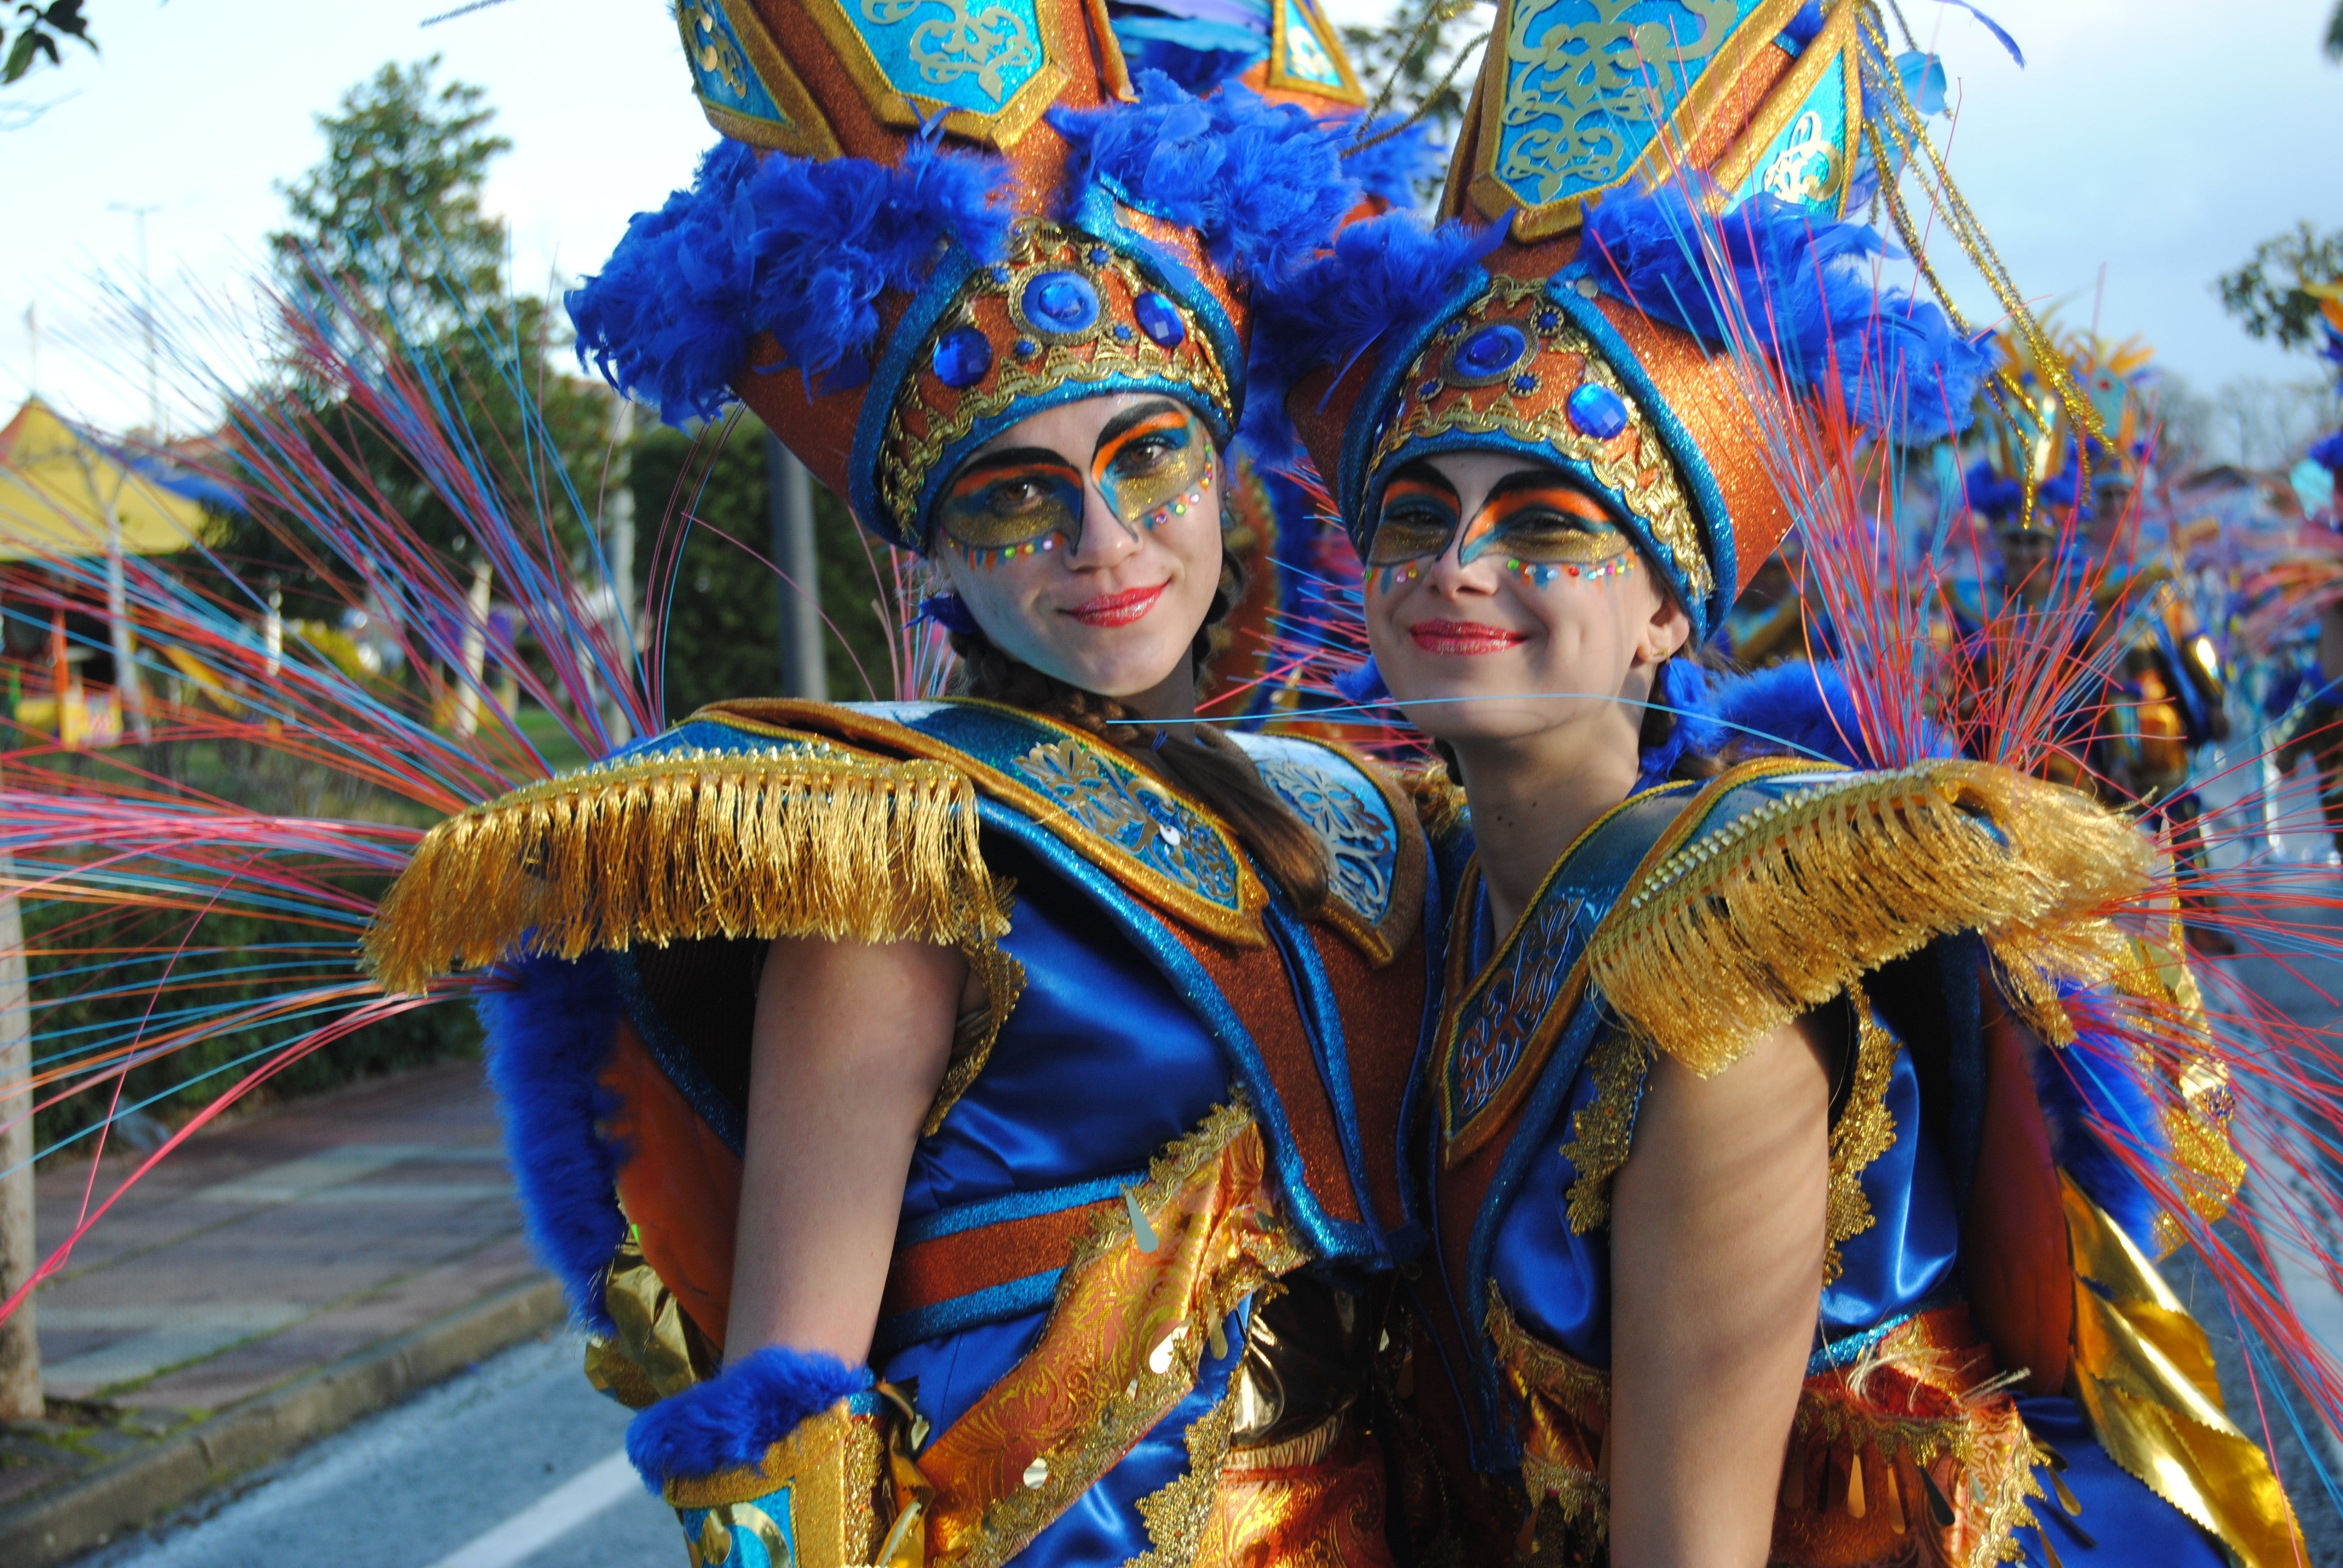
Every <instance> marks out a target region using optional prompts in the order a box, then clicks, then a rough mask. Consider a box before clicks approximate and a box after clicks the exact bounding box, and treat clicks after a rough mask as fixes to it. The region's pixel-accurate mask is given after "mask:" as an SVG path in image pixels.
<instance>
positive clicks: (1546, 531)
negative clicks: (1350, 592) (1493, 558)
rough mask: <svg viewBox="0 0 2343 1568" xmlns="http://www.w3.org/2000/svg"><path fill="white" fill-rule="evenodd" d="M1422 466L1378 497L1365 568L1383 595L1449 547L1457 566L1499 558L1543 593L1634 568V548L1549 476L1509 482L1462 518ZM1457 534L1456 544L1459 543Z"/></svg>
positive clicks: (1435, 474) (1446, 489)
mask: <svg viewBox="0 0 2343 1568" xmlns="http://www.w3.org/2000/svg"><path fill="white" fill-rule="evenodd" d="M1457 510H1458V508H1457V497H1456V491H1455V489H1454V487H1452V486H1451V485H1450V484H1449V483H1448V481H1447V480H1446V479H1445V478H1444V477H1442V476H1441V474H1440V472H1439V470H1438V469H1436V468H1433V467H1431V465H1429V464H1414V465H1411V466H1410V467H1408V468H1407V469H1404V470H1403V471H1402V472H1401V473H1400V474H1399V475H1398V476H1396V477H1394V478H1393V480H1392V482H1391V484H1390V486H1389V487H1387V488H1386V489H1385V490H1384V492H1383V520H1382V522H1381V524H1380V525H1379V526H1378V527H1377V528H1376V529H1375V534H1374V538H1373V542H1372V543H1371V544H1370V545H1369V547H1368V557H1367V566H1368V568H1369V569H1370V572H1371V573H1372V574H1373V576H1374V578H1376V580H1377V582H1378V586H1380V587H1381V588H1383V589H1384V590H1385V591H1387V592H1388V591H1389V590H1390V589H1392V588H1396V587H1398V586H1399V585H1401V584H1402V583H1408V582H1413V581H1415V580H1416V579H1417V578H1421V577H1422V576H1423V572H1424V568H1425V566H1426V564H1427V563H1428V562H1431V561H1435V560H1438V559H1439V558H1441V557H1442V556H1443V555H1445V554H1447V553H1448V549H1449V547H1450V546H1451V545H1452V544H1453V545H1454V546H1455V548H1456V558H1457V562H1458V564H1459V565H1470V564H1471V563H1472V562H1473V561H1475V560H1477V559H1479V558H1481V557H1482V556H1483V555H1487V554H1491V553H1493V552H1496V551H1502V552H1503V559H1504V563H1505V569H1506V570H1508V571H1512V572H1515V573H1518V574H1519V575H1520V576H1521V578H1522V579H1523V581H1525V582H1528V583H1530V584H1532V585H1533V586H1534V587H1537V588H1544V587H1546V586H1547V585H1548V584H1550V583H1552V582H1554V580H1555V579H1556V578H1564V577H1568V578H1579V579H1582V580H1584V581H1589V582H1600V581H1602V580H1603V579H1604V578H1614V577H1621V576H1624V574H1626V573H1628V572H1631V571H1634V569H1635V548H1634V541H1633V540H1632V539H1630V538H1628V536H1627V534H1626V532H1625V531H1624V529H1622V528H1620V527H1619V526H1618V524H1617V523H1616V522H1614V521H1613V520H1612V517H1611V514H1610V512H1609V510H1608V509H1607V508H1605V507H1604V504H1603V503H1602V502H1601V501H1600V500H1598V499H1596V498H1594V497H1593V496H1590V495H1588V494H1587V493H1586V492H1585V491H1584V490H1582V489H1580V488H1579V487H1576V486H1575V485H1573V484H1571V483H1569V482H1568V481H1567V480H1565V479H1564V478H1563V477H1561V476H1560V475H1559V474H1555V473H1553V472H1551V471H1533V472H1527V473H1522V474H1514V475H1509V476H1507V477H1505V478H1503V479H1502V480H1500V481H1499V482H1498V483H1497V485H1496V487H1494V488H1493V490H1491V491H1490V493H1489V498H1488V499H1487V500H1486V501H1484V502H1483V503H1482V505H1481V508H1480V509H1479V510H1478V511H1476V512H1474V513H1473V516H1472V517H1471V518H1466V519H1461V520H1460V519H1459V518H1458V517H1457ZM1460 534H1461V536H1462V537H1461V541H1460V538H1459V536H1460Z"/></svg>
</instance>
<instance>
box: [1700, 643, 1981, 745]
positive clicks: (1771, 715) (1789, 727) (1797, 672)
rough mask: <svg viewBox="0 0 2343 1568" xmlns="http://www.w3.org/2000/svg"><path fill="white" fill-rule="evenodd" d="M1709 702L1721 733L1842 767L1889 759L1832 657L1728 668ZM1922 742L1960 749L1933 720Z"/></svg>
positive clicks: (1750, 743) (1747, 742)
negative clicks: (1875, 743) (1871, 736)
mask: <svg viewBox="0 0 2343 1568" xmlns="http://www.w3.org/2000/svg"><path fill="white" fill-rule="evenodd" d="M1709 707H1710V709H1711V711H1712V712H1713V713H1714V714H1715V722H1716V726H1717V728H1718V729H1719V730H1720V731H1721V732H1722V737H1723V739H1724V740H1725V741H1732V740H1739V741H1741V742H1742V743H1743V744H1744V745H1745V747H1749V748H1753V749H1755V750H1758V751H1761V752H1763V751H1778V752H1781V753H1783V754H1785V755H1786V756H1793V757H1806V758H1812V759H1815V760H1817V761H1825V762H1835V763H1838V764H1839V765H1840V766H1842V767H1845V768H1885V767H1887V766H1889V765H1890V759H1888V758H1885V757H1883V756H1880V755H1878V754H1877V753H1875V751H1874V749H1872V747H1871V745H1870V743H1869V742H1868V740H1867V739H1865V736H1864V733H1863V722H1862V714H1861V711H1860V710H1859V709H1857V708H1856V707H1855V698H1854V695H1853V694H1852V693H1851V692H1849V691H1848V690H1847V686H1846V676H1845V673H1844V672H1843V671H1842V670H1841V669H1840V668H1839V666H1838V664H1837V663H1836V662H1835V661H1830V662H1825V663H1823V664H1808V663H1806V662H1805V660H1803V659H1796V660H1792V661H1790V662H1788V663H1785V664H1776V665H1771V666H1768V667H1767V668H1764V669H1758V670H1752V671H1751V672H1750V673H1748V674H1746V675H1735V676H1727V677H1725V678H1723V679H1721V680H1719V681H1717V682H1716V683H1715V689H1714V690H1713V691H1712V693H1711V696H1710V699H1709ZM1920 750H1921V752H1922V754H1923V755H1925V756H1929V757H1957V756H1958V755H1960V751H1959V749H1958V748H1957V747H1956V746H1955V745H1953V743H1952V741H1951V739H1949V738H1948V737H1947V736H1946V735H1945V734H1944V732H1943V731H1941V730H1939V729H1937V728H1936V726H1934V725H1929V726H1927V727H1926V728H1925V729H1923V730H1922V731H1921V736H1920Z"/></svg>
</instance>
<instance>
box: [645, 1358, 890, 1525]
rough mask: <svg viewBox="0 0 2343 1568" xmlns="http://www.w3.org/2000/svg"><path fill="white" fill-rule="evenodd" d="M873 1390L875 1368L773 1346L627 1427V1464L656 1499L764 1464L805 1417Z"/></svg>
mask: <svg viewBox="0 0 2343 1568" xmlns="http://www.w3.org/2000/svg"><path fill="white" fill-rule="evenodd" d="M869 1387H870V1368H869V1367H850V1366H848V1365H847V1364H846V1363H845V1362H842V1361H840V1360H838V1359H837V1358H836V1357H835V1356H827V1355H824V1354H822V1353H821V1352H820V1351H793V1350H790V1349H789V1348H787V1347H786V1346H782V1345H767V1346H766V1347H765V1348H764V1349H763V1350H760V1351H757V1352H753V1353H752V1354H749V1355H746V1356H743V1357H741V1358H740V1359H739V1361H737V1362H729V1363H727V1364H726V1366H725V1368H724V1370H723V1371H722V1372H718V1373H717V1374H716V1375H715V1376H714V1377H712V1378H710V1379H709V1380H708V1381H707V1382H703V1383H699V1384H697V1385H695V1386H693V1387H691V1388H688V1389H686V1390H684V1391H683V1392H681V1393H679V1394H671V1395H669V1397H668V1398H666V1399H663V1400H661V1401H659V1403H657V1404H655V1405H652V1406H651V1407H650V1408H649V1409H648V1410H646V1411H644V1412H642V1413H641V1414H640V1415H638V1416H637V1417H635V1419H634V1420H632V1421H630V1422H628V1423H627V1457H628V1459H630V1460H632V1461H634V1464H635V1469H636V1471H637V1472H638V1473H640V1474H641V1476H642V1478H643V1484H644V1485H645V1486H647V1487H649V1489H650V1491H651V1492H652V1493H654V1494H656V1493H658V1492H659V1488H660V1487H661V1486H662V1485H664V1484H665V1483H668V1482H669V1481H673V1480H678V1479H682V1478H687V1477H697V1476H703V1475H713V1474H715V1473H717V1472H719V1471H723V1470H732V1469H736V1468H738V1467H739V1466H741V1465H744V1464H755V1463H757V1462H759V1461H761V1460H762V1459H763V1458H764V1457H765V1451H766V1450H767V1449H769V1448H770V1447H772V1446H773V1444H775V1443H777V1442H780V1441H781V1439H783V1438H785V1437H787V1436H789V1433H790V1432H792V1431H794V1430H796V1428H797V1425H798V1423H799V1422H801V1421H803V1420H805V1418H806V1417H808V1416H809V1415H818V1414H820V1412H823V1411H825V1410H828V1409H829V1408H830V1406H831V1405H834V1404H836V1403H837V1402H839V1401H840V1400H842V1399H846V1398H848V1397H850V1396H851V1395H854V1394H858V1393H860V1392H862V1391H863V1390H865V1389H867V1388H869Z"/></svg>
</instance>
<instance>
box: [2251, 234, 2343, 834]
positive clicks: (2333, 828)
mask: <svg viewBox="0 0 2343 1568" xmlns="http://www.w3.org/2000/svg"><path fill="white" fill-rule="evenodd" d="M2306 292H2308V293H2309V294H2311V295H2313V296H2314V297H2317V298H2318V311H2319V322H2318V326H2319V331H2320V334H2321V336H2322V337H2323V339H2324V341H2323V343H2322V345H2321V347H2320V354H2321V357H2324V358H2325V359H2326V360H2327V362H2328V365H2329V366H2330V367H2333V373H2334V377H2335V381H2336V386H2337V387H2338V389H2343V278H2336V279H2333V280H2332V281H2330V282H2328V283H2324V284H2320V285H2318V286H2315V287H2312V288H2310V289H2308V290H2307V291H2306ZM2321 479H2323V480H2324V481H2325V482H2324V485H2323V486H2322V485H2321V484H2320V482H2319V481H2320V480H2321ZM2338 485H2343V429H2338V430H2333V431H2330V432H2328V433H2327V434H2326V435H2324V436H2322V437H2319V438H2318V440H2316V441H2314V442H2312V443H2311V446H2310V450H2309V451H2308V452H2307V453H2305V454H2304V456H2303V459H2302V462H2301V464H2300V465H2298V468H2297V475H2296V482H2295V484H2294V486H2293V488H2294V490H2295V493H2296V496H2297V498H2298V501H2300V502H2301V503H2302V509H2303V513H2304V524H2305V528H2304V530H2303V531H2304V533H2305V534H2307V535H2309V536H2311V538H2309V539H2307V540H2306V541H2305V542H2304V546H2303V548H2298V549H2296V550H2294V551H2290V552H2288V558H2287V559H2286V560H2285V561H2283V562H2281V563H2273V568H2274V569H2271V570H2269V571H2268V573H2267V574H2266V575H2267V576H2268V578H2275V579H2279V580H2278V581H2275V582H2273V583H2272V584H2271V587H2272V590H2273V591H2272V592H2271V593H2270V594H2269V596H2268V597H2269V598H2271V599H2273V600H2276V601H2278V602H2277V603H2276V604H2274V605H2273V606H2271V607H2270V608H2269V609H2268V610H2266V611H2265V613H2264V614H2263V616H2262V617H2261V619H2262V620H2263V621H2264V623H2265V624H2264V626H2263V627H2262V628H2261V630H2262V638H2261V640H2264V641H2267V642H2271V643H2275V642H2277V641H2278V639H2279V638H2282V637H2283V636H2284V635H2285V633H2286V632H2287V630H2288V629H2289V628H2295V627H2298V626H2299V625H2301V624H2303V623H2313V624H2315V625H2316V626H2317V628H2318V634H2317V643H2316V648H2317V664H2316V666H2315V674H2316V678H2315V679H2313V680H2311V681H2310V682H2309V683H2308V684H2309V686H2310V692H2309V695H2308V699H2305V700H2304V701H2303V702H2302V703H2301V706H2300V709H2299V710H2298V712H2297V713H2296V714H2294V715H2293V716H2292V719H2291V721H2290V723H2289V727H2288V728H2289V730H2290V734H2289V738H2288V743H2287V745H2286V748H2285V749H2284V750H2282V751H2281V752H2280V753H2279V758H2278V763H2279V769H2280V770H2281V771H2287V770H2290V769H2292V768H2293V766H2294V764H2295V763H2296V761H2297V760H2298V759H2300V758H2301V757H2302V756H2303V755H2305V754H2306V753H2307V754H2308V756H2309V757H2310V758H2311V759H2313V761H2314V762H2315V763H2316V765H2317V767H2318V786H2319V789H2318V792H2319V803H2320V806H2321V808H2322V809H2323V810H2324V812H2325V814H2326V828H2327V830H2328V832H2329V833H2331V834H2332V835H2333V836H2334V840H2335V845H2336V848H2337V849H2338V851H2343V500H2338ZM2322 488H2323V490H2324V504H2323V505H2313V504H2311V503H2312V502H2313V501H2315V500H2317V499H2318V495H2317V492H2318V491H2319V490H2321V489H2322Z"/></svg>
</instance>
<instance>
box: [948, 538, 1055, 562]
mask: <svg viewBox="0 0 2343 1568" xmlns="http://www.w3.org/2000/svg"><path fill="white" fill-rule="evenodd" d="M952 545H953V547H954V548H957V549H958V550H959V551H960V554H961V555H962V556H963V557H965V558H967V559H968V562H969V564H970V565H971V566H977V567H981V568H984V569H985V570H986V571H990V570H991V569H992V568H995V567H997V566H999V565H1000V564H1001V562H1003V561H1012V560H1015V559H1016V558H1018V557H1020V556H1031V555H1040V554H1044V553H1047V552H1048V551H1051V550H1054V549H1056V548H1058V536H1057V535H1055V534H1043V535H1042V536H1041V538H1038V539H1028V540H1026V541H1025V542H1024V543H1023V544H1021V545H1003V546H1001V548H998V549H987V548H981V547H979V546H976V545H964V544H961V543H960V541H959V540H958V539H954V540H952Z"/></svg>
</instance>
